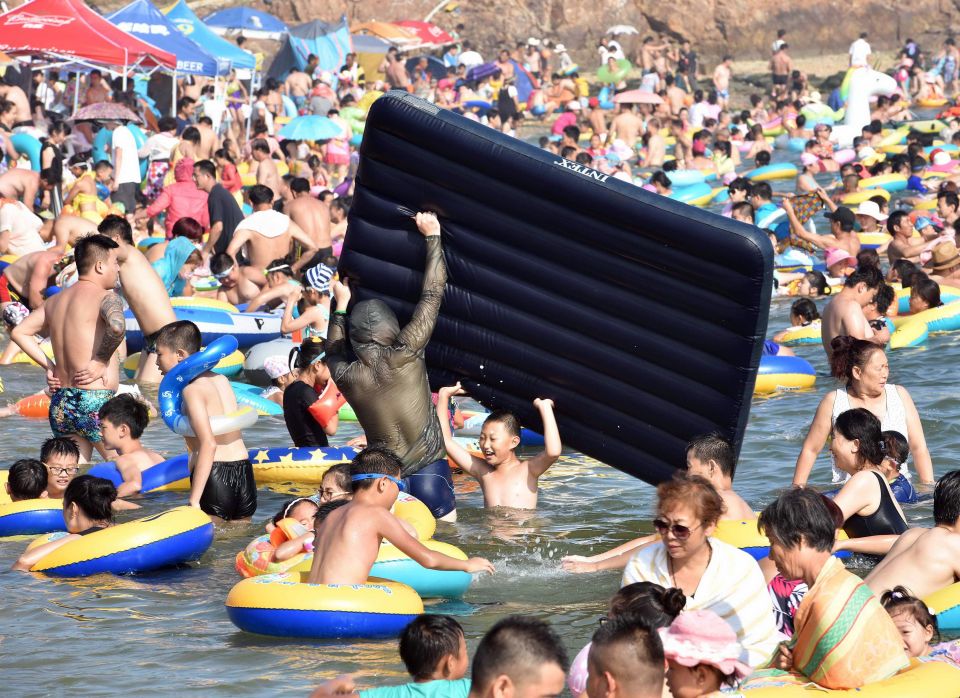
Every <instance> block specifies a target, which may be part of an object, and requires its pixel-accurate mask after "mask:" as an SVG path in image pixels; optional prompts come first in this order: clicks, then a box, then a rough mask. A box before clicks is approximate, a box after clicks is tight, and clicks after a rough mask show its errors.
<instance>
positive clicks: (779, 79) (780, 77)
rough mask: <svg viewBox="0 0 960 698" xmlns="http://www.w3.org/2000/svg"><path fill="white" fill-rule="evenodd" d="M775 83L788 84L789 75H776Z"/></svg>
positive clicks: (774, 77)
mask: <svg viewBox="0 0 960 698" xmlns="http://www.w3.org/2000/svg"><path fill="white" fill-rule="evenodd" d="M773 84H774V85H786V84H787V76H786V75H774V76H773Z"/></svg>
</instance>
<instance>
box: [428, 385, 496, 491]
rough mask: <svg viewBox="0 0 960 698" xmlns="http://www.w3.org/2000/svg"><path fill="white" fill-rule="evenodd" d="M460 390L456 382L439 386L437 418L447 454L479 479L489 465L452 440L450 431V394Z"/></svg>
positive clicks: (488, 470) (488, 468)
mask: <svg viewBox="0 0 960 698" xmlns="http://www.w3.org/2000/svg"><path fill="white" fill-rule="evenodd" d="M462 390H463V389H462V388H461V387H460V384H459V383H457V384H456V385H454V386H449V387H444V388H440V390H438V391H437V419H439V420H440V429H441V431H443V446H444V448H446V449H447V455H448V456H450V457H451V458H452V459H453V462H454V463H456V464H457V466H458V467H459V468H460V469H461V470H463V472H465V473H468V474H470V475H472V476H473V477H475V478H477V479H478V480H479V479H480V478H482V477H483V476H484V475H486V474H487V473H489V472H490V470H491V468H490V466H489V465H487V464H486V463H485V462H483V461H482V460H481V459H479V458H475V457H474V456H472V455H470V454H469V453H468V452H467V449H465V448H464V447H463V446H461V445H460V444H458V443H457V442H456V441H454V439H453V432H451V431H450V396H451V395H456V394H457V393H459V392H461V391H462Z"/></svg>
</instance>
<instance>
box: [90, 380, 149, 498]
mask: <svg viewBox="0 0 960 698" xmlns="http://www.w3.org/2000/svg"><path fill="white" fill-rule="evenodd" d="M149 422H150V412H149V410H147V406H146V405H145V404H143V403H142V402H141V401H140V400H138V399H137V398H135V397H134V396H133V395H130V394H129V393H123V394H121V395H117V396H116V397H114V398H111V399H110V400H107V401H106V402H105V403H103V407H101V408H100V431H101V433H102V434H103V443H104V445H105V446H106V447H107V448H112V449H113V450H114V451H116V452H117V457H116V459H115V460H114V463H116V465H117V470H119V471H120V475H121V476H122V477H123V484H121V485H120V486H119V487H118V488H117V496H118V497H126V496H127V495H131V494H136V493H137V492H139V491H140V488H141V487H142V486H143V480H142V478H141V473H142V472H143V471H144V470H146V469H147V468H149V467H150V466H152V465H156V464H157V463H159V462H160V461H162V460H163V456H161V455H160V454H159V453H156V452H155V451H149V450H147V449H145V448H144V447H143V446H142V445H141V444H140V437H141V436H143V430H144V429H146V428H147V424H148V423H149Z"/></svg>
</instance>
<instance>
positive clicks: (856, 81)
mask: <svg viewBox="0 0 960 698" xmlns="http://www.w3.org/2000/svg"><path fill="white" fill-rule="evenodd" d="M844 82H845V83H846V84H847V85H848V89H847V101H846V109H845V111H844V114H843V123H841V124H837V125H836V126H834V127H833V132H832V133H831V135H830V138H831V140H833V141H834V142H835V143H836V144H837V145H838V146H839V147H841V148H849V147H850V146H852V145H853V139H854V138H857V137H859V136H860V135H862V131H863V127H864V126H866V125H867V124H869V123H870V98H871V97H875V96H877V95H884V96H886V97H889V96H890V95H892V94H895V93H897V92H899V91H900V86H899V85H897V81H896V80H894V79H893V78H892V77H891V76H889V75H887V74H886V73H881V72H880V71H877V70H873V69H872V68H868V67H865V66H864V67H859V68H851V69H850V70H849V72H848V77H847V78H846V79H845V80H844Z"/></svg>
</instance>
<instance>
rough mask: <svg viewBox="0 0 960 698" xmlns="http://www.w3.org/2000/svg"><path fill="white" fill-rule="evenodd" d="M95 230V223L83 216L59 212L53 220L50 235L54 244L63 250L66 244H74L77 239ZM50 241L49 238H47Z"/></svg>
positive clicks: (91, 233)
mask: <svg viewBox="0 0 960 698" xmlns="http://www.w3.org/2000/svg"><path fill="white" fill-rule="evenodd" d="M95 232H97V224H96V223H94V222H93V221H91V220H88V219H86V218H84V217H83V216H71V215H70V214H69V213H61V214H60V215H59V216H58V217H57V219H56V220H55V221H54V222H53V227H52V228H51V229H50V237H51V239H52V241H53V242H54V244H55V246H56V247H58V248H60V249H62V250H65V249H66V248H67V245H76V244H77V240H79V239H80V238H82V237H84V236H86V235H93V234H94V233H95ZM47 242H50V240H47Z"/></svg>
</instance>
